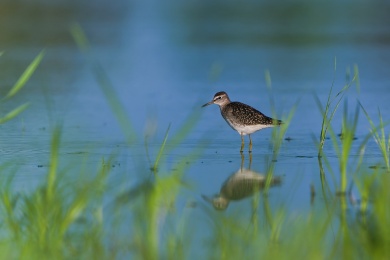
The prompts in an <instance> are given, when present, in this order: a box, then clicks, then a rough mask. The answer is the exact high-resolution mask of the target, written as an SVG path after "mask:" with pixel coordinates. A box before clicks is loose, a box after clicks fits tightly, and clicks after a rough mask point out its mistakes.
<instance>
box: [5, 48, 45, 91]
mask: <svg viewBox="0 0 390 260" xmlns="http://www.w3.org/2000/svg"><path fill="white" fill-rule="evenodd" d="M44 54H45V52H44V51H41V52H40V53H39V54H38V55H37V56H36V57H35V59H34V60H33V61H32V62H31V63H30V65H29V66H28V67H27V69H26V70H25V71H24V72H23V74H22V75H21V76H20V78H19V79H18V81H17V82H16V83H15V85H14V86H13V87H12V88H11V90H10V91H9V92H8V93H7V95H6V96H5V98H4V99H9V98H11V97H13V96H14V95H15V94H16V93H18V92H19V91H20V90H21V89H22V88H23V86H24V85H25V84H26V83H27V81H28V80H29V79H30V77H31V76H32V74H33V73H34V71H35V70H36V69H37V67H38V65H39V64H40V63H41V61H42V59H43V56H44Z"/></svg>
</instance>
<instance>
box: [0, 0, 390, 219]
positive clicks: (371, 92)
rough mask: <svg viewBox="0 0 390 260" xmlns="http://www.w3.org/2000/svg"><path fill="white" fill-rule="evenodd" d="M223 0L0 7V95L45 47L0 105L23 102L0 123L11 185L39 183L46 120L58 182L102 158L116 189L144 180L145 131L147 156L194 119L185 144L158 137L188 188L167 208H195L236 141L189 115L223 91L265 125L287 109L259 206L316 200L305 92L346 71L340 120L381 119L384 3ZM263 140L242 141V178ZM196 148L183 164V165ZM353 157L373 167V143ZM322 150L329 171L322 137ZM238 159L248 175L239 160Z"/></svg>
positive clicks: (212, 190) (234, 163) (45, 154)
mask: <svg viewBox="0 0 390 260" xmlns="http://www.w3.org/2000/svg"><path fill="white" fill-rule="evenodd" d="M225 2H226V1H220V2H218V1H217V2H213V3H209V2H208V1H202V2H197V1H189V2H187V3H186V4H183V3H180V2H179V1H169V3H164V4H161V3H159V2H158V1H132V2H127V1H120V0H117V1H114V2H112V1H111V2H110V3H106V2H105V1H99V2H98V3H96V1H95V2H94V3H93V4H89V3H87V2H86V1H85V3H84V2H83V3H81V2H77V1H72V2H69V1H43V0H42V1H35V3H34V4H31V3H29V2H28V1H21V2H19V3H18V4H15V3H14V2H12V1H8V2H3V3H2V4H0V10H7V12H6V13H3V14H1V22H0V35H1V38H2V39H4V40H3V41H2V45H1V50H2V51H5V53H4V54H3V55H2V56H1V57H0V77H1V79H2V83H1V89H0V91H1V93H6V91H7V90H8V89H9V88H10V86H12V84H13V83H14V82H15V80H16V79H17V77H18V75H20V74H21V72H22V71H23V69H24V68H25V67H26V66H27V65H28V64H29V62H30V61H31V60H32V59H33V58H34V56H35V55H37V54H38V53H39V51H40V50H42V49H45V58H44V61H43V63H42V64H41V66H40V67H39V69H38V71H37V72H36V74H35V75H34V76H33V78H32V79H31V81H30V82H29V83H28V85H27V86H26V88H25V89H23V91H22V92H21V93H19V94H18V95H17V97H16V98H15V99H14V100H13V101H12V102H13V103H6V104H5V105H4V107H2V108H1V109H2V111H8V110H9V109H11V108H14V107H16V106H17V105H18V104H20V103H22V102H26V101H28V102H30V103H31V107H30V108H29V109H28V110H27V111H25V112H24V113H23V114H22V115H20V116H19V117H18V118H16V119H14V120H12V121H10V122H8V123H7V124H5V125H2V126H0V135H1V137H0V138H1V140H2V141H1V148H0V149H1V153H2V155H3V156H2V162H3V163H4V162H8V161H11V162H13V161H15V162H17V164H19V166H18V170H17V173H16V174H15V177H14V179H15V189H17V190H22V191H27V190H29V189H30V188H33V187H35V185H37V184H39V183H41V181H42V179H43V178H44V176H45V174H46V172H47V166H48V160H49V152H50V146H49V143H50V138H51V133H52V131H53V129H54V127H55V126H56V125H57V124H60V125H61V126H62V132H63V137H62V139H63V140H62V147H61V160H62V165H64V167H65V166H66V165H67V164H71V166H72V167H71V168H73V170H72V171H71V172H74V173H75V174H77V171H78V170H77V169H80V167H82V164H83V162H84V163H85V161H86V164H87V165H88V166H91V167H95V166H96V165H98V164H99V162H101V160H102V158H108V157H109V156H110V155H111V154H113V153H114V154H116V155H117V157H116V158H115V161H114V162H113V165H112V168H113V169H112V171H113V173H114V175H113V176H114V177H113V179H114V183H118V185H122V186H123V187H119V189H122V190H126V189H127V188H128V187H130V186H132V185H134V184H135V183H137V178H138V177H139V176H140V174H141V172H148V171H149V163H148V159H147V155H146V151H145V145H144V136H145V134H146V133H148V134H149V135H150V138H148V148H149V152H150V154H151V157H152V158H155V157H156V155H157V152H158V149H159V147H160V145H161V143H162V141H163V138H164V134H165V131H166V129H167V128H168V125H169V124H171V128H170V132H169V138H174V136H175V134H176V133H177V132H178V130H179V129H180V127H181V126H182V125H183V124H184V122H186V119H187V118H188V117H189V116H190V115H192V113H193V112H194V111H195V112H197V113H200V118H199V120H198V121H197V122H196V124H195V126H194V127H193V129H192V130H191V132H190V133H189V135H188V136H187V137H186V138H185V139H184V140H183V141H182V142H180V144H179V145H178V146H175V147H172V145H171V144H170V143H169V140H171V139H168V144H167V147H168V148H172V149H168V151H169V152H168V154H167V155H166V157H165V159H166V160H164V162H163V163H162V165H161V169H160V170H161V172H163V171H164V170H169V169H171V168H172V167H174V165H175V164H176V163H178V162H179V161H181V160H188V163H189V164H190V167H189V169H188V171H187V172H186V174H185V180H186V181H188V182H189V183H190V184H191V185H192V187H194V188H193V189H191V190H190V191H186V192H184V193H183V197H181V198H180V199H181V200H180V201H181V202H180V203H182V204H181V205H186V203H188V202H190V203H194V204H196V205H199V204H202V205H203V204H206V205H207V202H205V201H204V200H203V199H202V195H207V196H211V195H213V194H216V193H218V192H219V190H220V188H221V186H222V184H223V182H224V181H225V180H226V179H227V178H228V177H229V176H230V175H231V174H233V173H234V172H236V171H237V170H238V169H240V167H241V156H240V153H239V146H240V137H239V135H238V134H237V133H235V132H234V131H232V129H231V128H230V127H228V125H227V124H226V123H225V121H224V120H223V118H222V117H221V116H220V114H219V109H218V107H217V106H209V107H206V108H203V109H201V108H200V106H201V105H202V104H204V103H206V102H208V101H210V100H211V98H212V97H213V95H214V93H215V92H217V91H221V90H224V91H226V92H228V93H229V95H230V97H231V99H232V100H239V101H241V102H244V103H247V104H249V105H252V106H254V107H256V108H257V109H259V110H261V111H262V112H264V113H265V114H267V115H271V114H272V109H271V105H272V104H271V101H270V100H271V97H272V98H273V100H274V106H275V110H276V112H277V114H278V116H281V115H282V114H283V115H286V114H287V113H288V112H289V111H290V110H291V109H292V108H293V107H294V105H295V104H296V103H297V102H298V101H299V103H298V106H297V110H296V113H295V116H294V117H293V120H292V122H291V125H290V127H289V129H288V131H287V134H286V137H290V138H291V141H284V142H283V145H282V148H281V151H280V154H279V156H278V159H277V163H276V168H275V173H274V174H275V175H278V176H282V177H283V181H282V184H281V185H280V186H279V187H276V188H272V189H271V190H270V196H269V198H270V200H271V202H272V203H271V204H276V205H284V206H286V207H287V208H289V209H291V210H292V211H300V210H302V209H307V208H308V207H310V205H312V204H311V203H312V202H311V201H310V185H313V186H314V187H315V189H316V190H317V191H318V190H319V189H320V187H321V180H320V177H319V172H320V170H319V165H318V160H317V148H316V145H315V142H314V141H313V137H317V138H318V136H319V132H320V128H321V113H320V112H319V109H318V108H317V105H316V103H315V100H314V98H313V95H314V93H315V94H316V95H318V97H319V98H320V99H321V100H322V101H323V103H325V100H326V98H327V94H328V92H329V89H330V86H331V85H332V81H333V78H334V79H335V93H336V91H338V90H340V89H341V88H342V87H343V85H344V84H345V82H346V72H347V71H348V70H349V71H351V73H353V68H354V65H355V64H356V65H357V66H358V68H359V72H360V73H359V80H360V90H359V91H358V90H356V88H355V87H353V88H351V89H350V90H349V91H348V94H347V99H348V106H349V107H350V112H353V111H354V108H355V106H356V104H357V100H359V101H360V102H361V103H362V104H363V106H364V107H365V109H366V110H367V111H368V113H369V114H370V115H371V116H372V117H373V118H376V116H377V109H378V108H379V109H380V110H381V113H382V115H384V119H385V120H386V119H387V117H386V115H388V114H389V113H390V111H389V106H388V100H389V98H390V92H389V91H388V90H389V86H390V79H389V77H388V68H389V66H390V47H389V46H390V44H389V40H390V38H389V24H390V21H388V20H389V18H388V17H389V16H388V11H389V9H390V5H389V4H386V3H380V4H379V3H375V4H374V3H369V2H367V3H363V4H355V3H352V2H348V1H343V2H342V3H341V4H339V2H336V1H334V3H332V2H331V3H323V4H319V5H316V4H312V3H311V2H309V1H302V2H301V3H300V4H294V3H290V4H287V5H283V6H282V5H277V4H270V3H267V1H264V2H258V3H257V2H256V3H251V4H248V5H244V4H240V3H237V2H235V1H228V2H227V3H225ZM74 22H77V23H79V24H80V25H81V27H82V28H83V29H84V30H85V32H86V35H87V37H88V38H89V40H90V44H91V46H92V49H91V53H92V56H93V58H94V59H95V60H96V62H98V63H100V64H101V66H102V67H103V69H104V70H105V72H106V73H107V75H108V77H109V79H110V81H111V83H112V85H113V86H114V88H115V91H116V93H117V94H118V96H119V97H120V99H121V101H122V103H123V104H124V106H125V108H126V111H127V113H128V116H129V119H130V120H131V122H132V124H133V127H134V129H135V131H136V132H137V134H138V136H137V139H136V141H135V142H134V143H132V144H131V145H130V148H129V146H128V144H127V143H126V140H125V136H124V134H123V132H122V131H121V129H120V127H119V124H118V122H117V120H116V118H115V116H114V114H113V113H112V112H111V110H110V108H109V105H108V104H107V100H106V98H105V96H104V95H103V94H102V92H101V90H100V89H99V87H98V83H97V80H96V79H95V78H94V75H93V73H92V72H91V68H90V67H89V65H88V62H87V59H86V57H85V56H84V55H83V54H82V53H81V52H80V50H79V49H78V47H77V46H76V44H75V43H74V42H73V39H72V37H71V35H70V26H71V25H72V23H74ZM335 57H336V61H337V66H336V71H335ZM266 71H268V72H269V73H270V75H271V78H272V90H271V91H270V90H268V89H267V87H266V86H267V82H266V79H265V73H266ZM341 117H342V109H340V110H339V113H338V114H336V116H335V119H334V122H335V124H334V127H335V131H339V129H341ZM359 122H360V123H359V126H358V129H357V140H356V141H355V143H354V149H353V151H352V153H353V154H352V156H351V161H352V164H353V163H354V162H353V160H354V159H356V157H357V147H358V145H359V144H360V142H361V141H362V140H363V139H364V136H365V135H366V134H367V133H368V132H369V123H368V122H367V120H366V119H365V117H364V115H363V113H361V116H360V121H359ZM271 134H272V130H271V129H266V130H263V131H261V132H258V133H256V134H254V135H253V136H252V138H253V142H254V147H253V161H252V165H251V169H252V170H254V171H255V172H257V173H265V172H266V170H267V161H268V159H269V156H270V153H271V152H272V149H271V148H270V139H271ZM246 145H248V139H246ZM199 147H200V148H201V152H200V154H199V155H198V156H197V157H195V159H194V158H191V159H188V158H186V156H187V155H188V154H190V153H191V152H192V151H194V150H195V149H197V148H199ZM365 152H366V155H367V156H366V162H365V163H366V165H367V167H368V166H370V165H373V164H375V163H376V162H378V161H379V160H380V152H379V149H378V148H377V146H376V144H375V143H374V142H373V141H370V142H369V143H368V145H367V148H366V151H365ZM325 153H326V154H327V155H328V157H329V161H330V163H331V165H332V167H333V168H334V170H335V171H336V172H337V170H338V164H337V157H336V155H335V152H334V150H333V148H332V146H331V142H330V140H328V142H327V144H326V146H325ZM244 154H245V161H244V166H245V167H248V163H249V158H248V157H249V155H248V154H247V153H244ZM20 158H23V159H22V160H20ZM85 158H88V160H86V159H85ZM74 162H76V163H74ZM68 166H69V165H68ZM124 173H130V175H131V177H130V178H127V177H126V176H128V175H126V174H124ZM336 179H337V177H336ZM329 180H330V182H332V181H331V180H332V178H331V177H329ZM336 183H337V181H336ZM335 186H336V187H337V185H335ZM322 199H323V198H321V196H320V195H319V196H317V197H316V198H315V200H316V201H315V203H320V204H321V203H322ZM249 205H250V201H249V200H243V201H240V202H232V203H231V204H230V205H229V207H228V209H227V211H232V212H237V211H239V210H240V209H242V208H244V209H245V208H248V207H249ZM207 206H209V205H207ZM210 207H211V206H210ZM248 214H249V213H248Z"/></svg>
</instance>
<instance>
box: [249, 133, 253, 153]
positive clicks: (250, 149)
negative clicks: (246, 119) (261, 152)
mask: <svg viewBox="0 0 390 260" xmlns="http://www.w3.org/2000/svg"><path fill="white" fill-rule="evenodd" d="M251 152H252V138H251V135H249V153H251Z"/></svg>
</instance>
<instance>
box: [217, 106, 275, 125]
mask: <svg viewBox="0 0 390 260" xmlns="http://www.w3.org/2000/svg"><path fill="white" fill-rule="evenodd" d="M221 112H222V115H223V116H224V117H225V118H226V117H228V118H230V119H232V120H233V121H235V123H239V124H240V125H280V124H281V123H282V121H280V120H274V119H272V118H270V117H268V116H266V115H264V114H263V113H261V112H260V111H258V110H257V109H255V108H253V107H251V106H248V105H246V104H244V103H241V102H231V103H229V104H227V105H226V106H225V107H224V109H223V110H222V111H221Z"/></svg>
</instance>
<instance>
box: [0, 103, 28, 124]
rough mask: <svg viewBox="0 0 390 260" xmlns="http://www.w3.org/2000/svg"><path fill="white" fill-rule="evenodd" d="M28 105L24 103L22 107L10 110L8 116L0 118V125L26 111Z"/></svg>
mask: <svg viewBox="0 0 390 260" xmlns="http://www.w3.org/2000/svg"><path fill="white" fill-rule="evenodd" d="M29 105H30V104H29V103H25V104H23V105H20V106H18V107H17V108H15V109H14V110H12V111H11V112H9V113H8V114H6V115H5V116H3V117H1V118H0V124H4V123H5V122H7V121H9V120H11V119H12V118H14V117H16V116H17V115H19V114H20V113H22V112H23V111H24V110H26V109H27V108H28V106H29Z"/></svg>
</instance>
